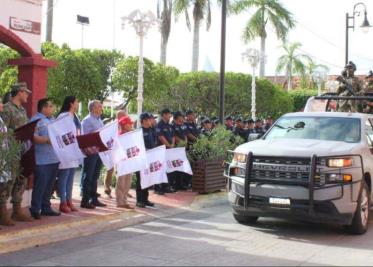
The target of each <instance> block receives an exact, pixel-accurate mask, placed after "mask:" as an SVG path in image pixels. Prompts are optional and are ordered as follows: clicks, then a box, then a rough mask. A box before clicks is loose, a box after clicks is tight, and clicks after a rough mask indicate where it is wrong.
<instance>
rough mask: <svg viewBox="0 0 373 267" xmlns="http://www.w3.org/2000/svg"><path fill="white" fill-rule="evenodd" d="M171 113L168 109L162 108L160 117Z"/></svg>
mask: <svg viewBox="0 0 373 267" xmlns="http://www.w3.org/2000/svg"><path fill="white" fill-rule="evenodd" d="M167 113H171V110H170V109H169V108H164V109H162V110H161V115H163V114H167Z"/></svg>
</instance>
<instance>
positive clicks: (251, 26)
mask: <svg viewBox="0 0 373 267" xmlns="http://www.w3.org/2000/svg"><path fill="white" fill-rule="evenodd" d="M262 18H263V16H262V12H261V11H260V10H257V11H256V12H255V14H254V15H253V16H252V17H251V18H250V20H249V21H248V23H247V24H246V27H245V29H244V31H243V35H242V36H243V39H244V41H245V42H248V41H250V40H253V39H255V38H256V37H257V36H261V35H262V34H263V32H262V31H263V28H264V25H263V19H262Z"/></svg>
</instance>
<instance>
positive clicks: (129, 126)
mask: <svg viewBox="0 0 373 267" xmlns="http://www.w3.org/2000/svg"><path fill="white" fill-rule="evenodd" d="M118 122H119V133H120V134H124V133H128V132H130V131H132V130H133V121H132V120H131V118H130V117H129V116H123V117H121V118H120V119H119V121H118ZM131 182H132V173H130V174H126V175H122V176H119V177H118V180H117V183H116V186H115V196H116V201H117V207H118V208H125V209H134V208H135V207H133V206H131V205H130V204H129V203H128V200H127V198H128V192H129V191H130V188H131Z"/></svg>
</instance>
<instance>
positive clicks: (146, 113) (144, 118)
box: [140, 112, 151, 121]
mask: <svg viewBox="0 0 373 267" xmlns="http://www.w3.org/2000/svg"><path fill="white" fill-rule="evenodd" d="M150 118H151V116H150V113H149V112H144V113H141V115H140V121H144V120H147V119H150Z"/></svg>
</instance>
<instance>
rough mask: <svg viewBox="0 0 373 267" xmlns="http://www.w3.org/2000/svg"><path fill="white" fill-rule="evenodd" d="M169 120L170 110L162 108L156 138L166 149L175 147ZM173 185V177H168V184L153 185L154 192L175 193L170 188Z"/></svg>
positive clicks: (160, 193)
mask: <svg viewBox="0 0 373 267" xmlns="http://www.w3.org/2000/svg"><path fill="white" fill-rule="evenodd" d="M170 119H171V110H170V109H169V108H164V109H163V110H162V111H161V120H160V121H159V123H158V125H157V136H158V140H159V143H160V145H165V146H166V149H169V148H174V147H175V134H174V130H173V128H172V126H171V124H170ZM173 184H174V181H173V176H172V175H168V184H166V183H163V184H160V185H155V192H156V193H157V194H159V195H163V194H164V193H175V192H176V191H175V189H174V188H172V187H171V186H170V185H173Z"/></svg>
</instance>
